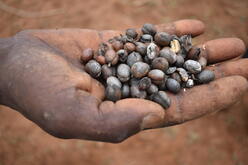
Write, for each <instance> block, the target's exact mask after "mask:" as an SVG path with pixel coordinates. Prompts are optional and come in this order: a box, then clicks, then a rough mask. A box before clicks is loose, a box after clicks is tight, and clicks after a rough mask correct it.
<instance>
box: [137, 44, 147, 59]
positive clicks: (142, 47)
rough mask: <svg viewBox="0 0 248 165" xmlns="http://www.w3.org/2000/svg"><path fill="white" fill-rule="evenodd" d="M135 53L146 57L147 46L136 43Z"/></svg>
mask: <svg viewBox="0 0 248 165" xmlns="http://www.w3.org/2000/svg"><path fill="white" fill-rule="evenodd" d="M135 44H136V52H138V53H140V54H141V55H143V56H144V55H146V51H147V46H146V45H145V44H144V43H142V42H136V43H135Z"/></svg>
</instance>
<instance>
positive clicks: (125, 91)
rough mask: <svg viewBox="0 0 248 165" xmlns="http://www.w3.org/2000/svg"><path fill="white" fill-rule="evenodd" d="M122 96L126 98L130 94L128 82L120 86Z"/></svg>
mask: <svg viewBox="0 0 248 165" xmlns="http://www.w3.org/2000/svg"><path fill="white" fill-rule="evenodd" d="M121 93H122V98H128V97H129V96H130V88H129V85H128V84H124V85H123V86H122V88H121Z"/></svg>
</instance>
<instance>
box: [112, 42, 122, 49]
mask: <svg viewBox="0 0 248 165" xmlns="http://www.w3.org/2000/svg"><path fill="white" fill-rule="evenodd" d="M112 47H113V48H114V50H115V51H118V50H120V49H123V43H122V42H121V41H117V40H115V41H113V42H112Z"/></svg>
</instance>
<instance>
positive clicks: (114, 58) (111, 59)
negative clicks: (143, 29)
mask: <svg viewBox="0 0 248 165" xmlns="http://www.w3.org/2000/svg"><path fill="white" fill-rule="evenodd" d="M105 59H106V62H107V63H108V64H112V65H115V64H117V62H118V60H119V56H118V55H117V54H116V53H115V51H114V50H113V49H109V50H107V52H106V53H105Z"/></svg>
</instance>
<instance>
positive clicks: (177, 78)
mask: <svg viewBox="0 0 248 165" xmlns="http://www.w3.org/2000/svg"><path fill="white" fill-rule="evenodd" d="M171 78H173V79H175V80H176V81H177V82H178V83H179V84H181V82H182V79H181V76H180V74H179V73H177V72H174V73H172V75H171Z"/></svg>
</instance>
